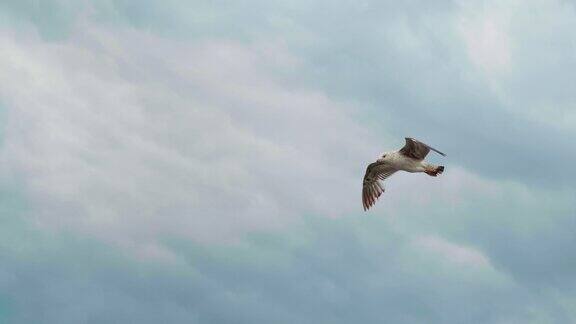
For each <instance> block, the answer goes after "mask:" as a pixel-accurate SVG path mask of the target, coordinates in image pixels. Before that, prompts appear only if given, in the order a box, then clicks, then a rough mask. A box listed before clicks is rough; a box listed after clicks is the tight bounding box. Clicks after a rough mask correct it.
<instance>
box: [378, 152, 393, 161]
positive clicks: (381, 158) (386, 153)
mask: <svg viewBox="0 0 576 324" xmlns="http://www.w3.org/2000/svg"><path fill="white" fill-rule="evenodd" d="M390 153H391V152H384V153H383V154H382V156H381V157H380V160H386V158H387V157H390Z"/></svg>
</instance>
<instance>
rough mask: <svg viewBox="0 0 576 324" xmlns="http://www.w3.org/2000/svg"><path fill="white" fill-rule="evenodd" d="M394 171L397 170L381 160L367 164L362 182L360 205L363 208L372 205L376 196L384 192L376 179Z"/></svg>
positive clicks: (383, 177) (389, 174) (366, 208)
mask: <svg viewBox="0 0 576 324" xmlns="http://www.w3.org/2000/svg"><path fill="white" fill-rule="evenodd" d="M396 171H398V170H396V169H394V168H392V167H391V166H390V165H389V164H388V163H386V162H382V161H377V162H374V163H371V164H370V165H368V167H367V168H366V174H365V175H364V182H363V183H362V205H364V210H368V209H369V208H370V207H372V205H374V204H375V203H376V200H377V199H378V197H380V195H381V194H382V193H383V192H384V187H383V186H382V184H380V182H378V180H384V179H386V178H388V177H389V176H391V175H392V174H393V173H394V172H396Z"/></svg>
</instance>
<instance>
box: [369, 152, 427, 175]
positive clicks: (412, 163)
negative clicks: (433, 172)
mask: <svg viewBox="0 0 576 324" xmlns="http://www.w3.org/2000/svg"><path fill="white" fill-rule="evenodd" d="M377 161H382V162H387V163H388V164H389V165H390V166H391V167H393V168H394V169H396V170H399V171H406V172H412V173H414V172H425V171H426V170H427V168H428V169H429V168H430V166H431V165H430V164H428V163H427V162H426V161H424V160H416V159H413V158H410V157H407V156H405V155H402V154H401V153H400V152H398V151H393V152H385V153H384V154H382V157H380V158H379V159H378V160H377Z"/></svg>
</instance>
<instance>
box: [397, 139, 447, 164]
mask: <svg viewBox="0 0 576 324" xmlns="http://www.w3.org/2000/svg"><path fill="white" fill-rule="evenodd" d="M430 150H432V151H434V152H436V153H438V154H440V155H442V156H446V154H444V153H442V152H440V151H438V150H437V149H435V148H433V147H431V146H429V145H427V144H424V143H422V142H420V141H417V140H415V139H413V138H410V137H406V144H405V145H404V147H403V148H401V149H400V151H399V152H400V154H402V155H404V156H407V157H410V158H413V159H416V160H424V158H425V157H426V155H428V152H430Z"/></svg>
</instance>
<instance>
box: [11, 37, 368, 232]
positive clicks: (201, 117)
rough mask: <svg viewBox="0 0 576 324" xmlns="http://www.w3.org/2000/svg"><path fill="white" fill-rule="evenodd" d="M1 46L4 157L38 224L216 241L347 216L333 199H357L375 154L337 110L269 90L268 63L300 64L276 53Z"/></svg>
mask: <svg viewBox="0 0 576 324" xmlns="http://www.w3.org/2000/svg"><path fill="white" fill-rule="evenodd" d="M0 42H1V46H2V48H3V51H2V62H3V63H2V66H1V67H0V68H1V69H2V70H4V71H5V72H6V73H4V74H3V77H2V78H1V79H0V83H1V86H2V91H1V96H2V99H3V102H4V103H5V105H6V107H7V113H6V115H7V117H6V118H7V123H6V127H5V132H4V137H5V147H4V149H3V150H2V153H1V158H2V160H3V161H4V163H5V164H6V166H7V169H8V170H7V172H10V174H13V175H14V176H15V177H18V178H19V179H20V180H21V181H23V183H25V185H26V187H27V189H28V190H29V194H30V197H31V199H32V200H33V205H34V207H35V208H36V209H37V210H36V211H35V213H34V215H35V217H36V218H37V221H38V222H40V223H42V224H44V225H47V226H56V227H61V226H63V227H67V226H74V227H78V228H81V229H83V230H86V231H88V232H91V233H93V234H96V235H102V236H110V237H109V239H113V240H115V239H118V238H119V237H122V238H123V239H128V240H130V239H134V240H143V241H148V240H152V241H153V240H154V237H155V236H156V234H157V233H163V232H175V233H176V232H177V233H179V234H180V235H186V236H190V237H191V238H197V239H201V240H216V241H218V240H227V239H231V238H234V237H237V235H239V234H242V233H245V232H246V231H248V230H251V229H255V228H267V227H268V228H270V227H272V228H273V227H276V226H278V225H282V224H286V223H289V222H291V221H292V220H293V219H297V218H298V217H300V216H299V215H302V214H306V213H322V214H327V215H333V216H336V215H341V214H343V213H346V212H349V211H351V210H355V209H356V207H357V206H356V204H355V203H357V201H356V200H355V201H354V203H352V202H351V201H350V200H349V199H339V198H338V197H341V198H344V197H351V196H353V195H354V196H356V195H355V194H356V191H357V190H356V189H357V183H358V181H359V180H358V179H357V178H358V175H357V174H358V173H359V172H361V170H360V169H362V167H358V165H362V158H365V157H367V156H370V158H373V156H371V155H376V153H377V152H375V151H373V150H369V143H370V142H371V141H370V136H369V133H368V132H366V131H365V130H363V129H362V128H361V127H360V125H358V124H357V123H355V122H354V121H353V120H352V119H351V118H350V116H349V114H350V108H349V107H347V106H346V105H345V104H343V103H339V102H334V101H332V100H330V99H329V98H327V97H326V96H325V95H323V94H322V93H320V92H310V91H306V90H300V89H294V88H290V87H283V86H282V85H281V83H280V80H275V79H274V77H273V76H271V73H269V72H267V69H266V65H267V64H268V65H274V66H282V65H286V64H288V65H292V64H297V63H296V62H293V61H292V60H291V58H290V55H289V54H287V53H286V52H285V50H284V49H283V48H281V47H276V45H274V44H264V45H263V46H259V45H254V46H251V47H247V46H245V45H243V44H240V43H235V42H226V41H220V42H216V41H215V42H199V43H192V44H180V43H177V42H173V41H169V40H162V39H159V38H157V37H154V36H150V35H147V34H145V33H141V32H138V31H134V30H126V31H123V32H120V33H118V32H116V33H115V34H114V35H113V34H112V31H108V30H105V29H104V30H103V29H99V28H97V27H94V26H79V30H78V31H77V34H76V35H75V36H74V38H73V39H72V40H71V41H69V42H66V43H60V44H48V45H44V44H43V43H42V42H40V41H39V40H38V39H36V38H34V37H33V36H28V37H26V38H22V39H21V38H16V37H15V36H14V35H13V34H12V33H10V32H9V31H4V32H3V33H2V36H1V38H0ZM342 134H346V136H342ZM371 151H372V152H371ZM336 175H337V176H336ZM328 183H330V185H328ZM334 199H336V200H337V201H340V203H337V204H333V203H328V202H329V201H333V200H334ZM216 211H217V212H216Z"/></svg>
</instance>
